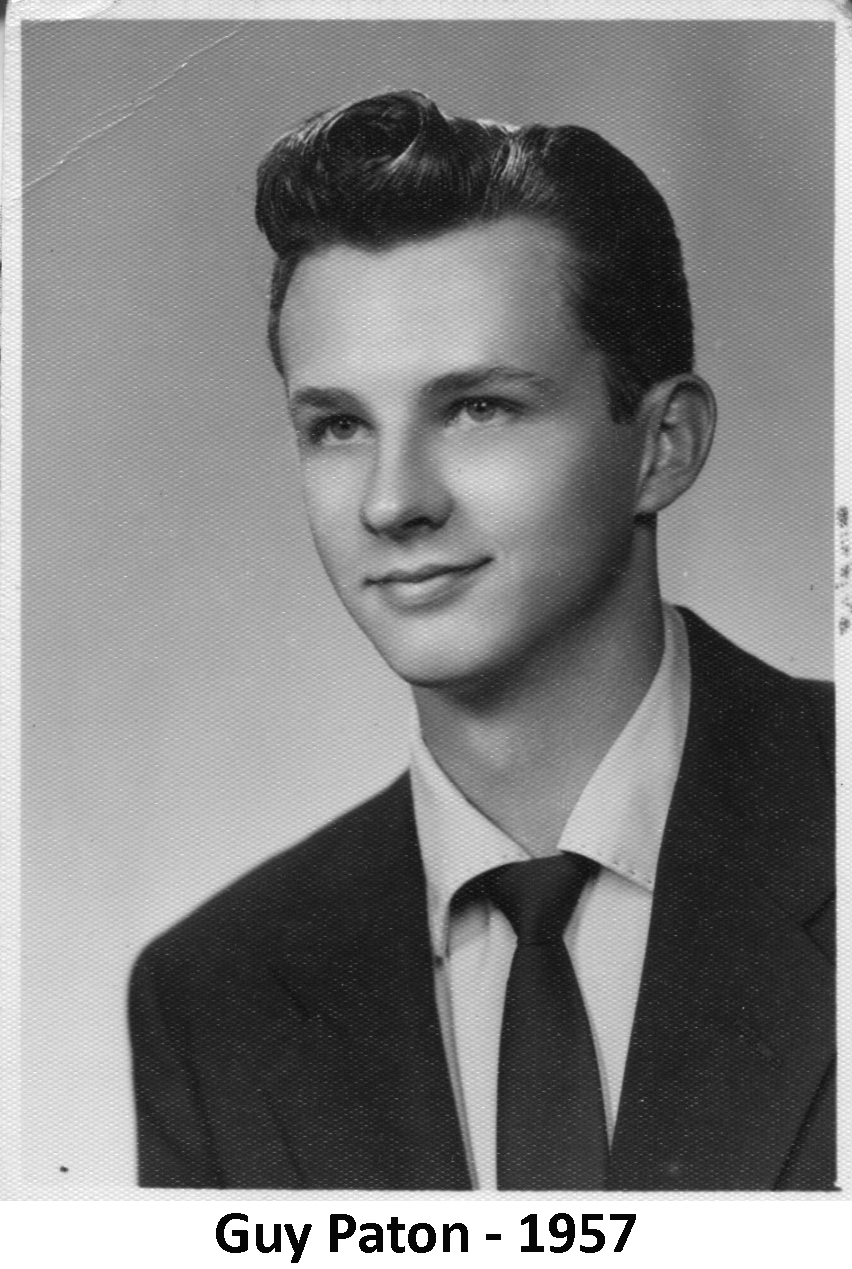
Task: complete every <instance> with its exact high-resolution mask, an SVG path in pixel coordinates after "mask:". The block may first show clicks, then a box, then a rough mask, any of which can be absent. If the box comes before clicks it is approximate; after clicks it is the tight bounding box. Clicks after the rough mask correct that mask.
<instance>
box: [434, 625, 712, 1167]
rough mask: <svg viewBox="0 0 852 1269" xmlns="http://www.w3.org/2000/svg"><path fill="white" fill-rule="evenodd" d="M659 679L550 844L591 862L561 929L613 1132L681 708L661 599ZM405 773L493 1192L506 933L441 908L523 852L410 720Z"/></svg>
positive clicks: (684, 673)
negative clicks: (592, 870) (592, 869)
mask: <svg viewBox="0 0 852 1269" xmlns="http://www.w3.org/2000/svg"><path fill="white" fill-rule="evenodd" d="M664 624H665V645H664V650H663V655H662V659H661V661H660V665H659V668H658V670H657V674H656V676H655V678H654V681H653V682H652V684H651V686H650V688H649V689H648V691H647V693H646V695H645V696H644V698H643V699H642V701H641V702H640V704H639V706H638V707H637V709H636V711H635V713H634V714H633V715H632V717H631V718H630V719H629V721H628V722H627V724H626V726H625V727H624V729H623V731H622V732H621V733H620V735H619V736H618V737H617V739H616V740H615V742H614V744H613V745H612V747H611V749H610V750H609V751H608V753H607V754H606V755H605V756H604V758H603V760H602V761H601V763H600V765H599V766H598V767H597V769H596V771H595V773H594V774H593V776H592V777H591V779H590V780H589V783H588V784H587V785H586V787H585V789H584V790H583V793H582V795H581V797H580V799H579V801H578V802H577V805H576V806H575V808H574V810H573V811H572V813H571V815H570V816H569V818H568V822H567V823H566V825H565V828H564V830H563V832H562V836H561V838H560V840H559V846H558V849H559V850H565V851H575V852H576V853H577V854H581V855H588V856H589V858H591V859H595V860H597V861H598V863H599V864H601V871H600V872H599V873H598V874H597V876H596V877H595V878H593V879H592V880H591V881H590V882H589V883H588V884H587V885H586V886H585V888H584V890H583V893H582V895H581V896H580V900H579V902H578V904H577V908H576V909H575V911H574V914H573V916H572V918H571V920H570V922H569V923H568V926H567V928H566V931H565V946H566V947H567V949H568V952H569V955H570V957H571V961H572V963H573V965H574V969H575V972H576V974H577V978H578V980H579V984H580V989H581V991H582V993H583V999H584V1001H585V1004H586V1010H587V1013H588V1015H589V1022H590V1025H591V1029H592V1034H593V1036H594V1041H595V1049H596V1052H597V1057H598V1067H599V1070H600V1075H601V1086H602V1091H603V1101H604V1109H605V1113H606V1120H607V1130H608V1132H609V1136H610V1140H611V1139H612V1132H613V1128H614V1125H615V1119H616V1115H617V1113H618V1102H619V1097H620V1095H621V1084H622V1080H623V1077H624V1066H625V1062H626V1060H627V1047H628V1043H629V1040H630V1032H631V1029H632V1026H633V1015H634V1013H635V1010H636V998H637V995H638V991H639V978H640V975H641V972H642V962H643V959H644V955H645V945H646V942H647V936H648V923H649V920H650V916H651V903H652V900H653V893H654V875H655V872H656V867H657V857H658V854H659V850H660V844H661V842H662V836H663V829H664V828H665V823H666V817H667V815H668V810H669V803H670V801H671V796H672V791H673V789H674V785H675V780H676V779H677V773H678V770H679V767H680V760H681V755H682V753H683V743H684V739H685V737H686V725H687V719H688V715H689V695H690V671H689V645H688V642H687V635H686V629H685V627H684V624H683V620H682V618H681V617H680V615H679V613H678V612H677V611H676V610H675V609H673V608H671V607H669V606H668V605H666V606H665V608H664ZM412 733H413V734H412V738H411V782H412V790H413V795H414V811H415V818H416V822H417V832H418V836H419V839H420V850H421V853H422V856H423V864H424V868H425V872H426V890H427V903H428V915H429V926H430V932H431V939H432V947H433V950H434V954H435V984H436V993H437V1001H438V1012H439V1016H440V1020H441V1028H442V1032H443V1039H444V1046H445V1049H446V1053H447V1061H448V1065H449V1070H450V1078H451V1081H452V1084H453V1092H454V1094H455V1098H456V1106H457V1109H458V1115H459V1121H460V1123H461V1127H462V1135H463V1137H464V1140H465V1148H466V1151H467V1159H468V1166H469V1169H470V1173H471V1179H472V1182H473V1185H474V1187H475V1188H478V1189H496V1187H497V1160H496V1139H497V1069H498V1059H499V1047H500V1029H501V1024H502V1017H503V999H504V996H505V991H506V980H507V978H508V975H509V967H510V965H511V961H512V956H513V954H514V950H515V934H514V931H513V930H512V927H511V925H510V924H509V922H508V920H507V919H506V918H505V917H504V916H503V914H502V913H501V912H500V911H499V910H498V909H497V908H494V907H493V906H491V905H490V904H488V903H487V901H482V902H480V903H475V904H469V905H466V906H465V908H464V909H463V910H462V911H461V912H460V913H455V912H454V913H452V914H451V912H450V902H451V900H452V897H453V895H454V894H455V893H456V891H457V890H459V888H460V887H461V886H463V885H464V884H465V882H467V881H469V880H470V879H471V878H473V877H475V876H477V875H478V874H479V873H482V872H485V871H487V870H488V869H490V868H496V867H498V866H499V865H500V864H508V863H515V862H517V861H519V860H523V859H526V858H528V855H527V852H526V851H525V850H524V849H523V847H521V846H519V845H518V844H517V843H516V842H515V841H513V840H512V839H511V838H510V837H508V836H507V835H506V834H505V833H504V832H502V830H501V829H499V828H498V827H497V826H496V825H495V824H493V823H492V822H491V821H490V820H488V819H486V817H485V816H484V815H482V814H481V813H480V812H479V811H478V810H477V809H476V808H475V807H474V806H473V805H472V804H471V803H470V802H468V800H467V799H466V798H465V796H464V794H462V793H461V791H460V790H459V789H458V788H457V787H456V785H454V784H453V783H452V781H451V780H450V779H449V778H448V777H447V776H446V775H445V774H444V772H443V771H442V770H441V768H440V767H439V766H438V764H437V762H436V761H435V759H434V758H433V757H432V755H431V753H430V752H429V750H428V749H427V747H426V744H425V742H424V741H423V739H422V737H421V735H420V730H419V727H418V726H416V725H415V726H414V727H413V728H412Z"/></svg>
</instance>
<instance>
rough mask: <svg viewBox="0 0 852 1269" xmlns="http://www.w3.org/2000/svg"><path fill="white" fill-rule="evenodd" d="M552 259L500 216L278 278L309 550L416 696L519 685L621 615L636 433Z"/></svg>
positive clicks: (553, 252)
mask: <svg viewBox="0 0 852 1269" xmlns="http://www.w3.org/2000/svg"><path fill="white" fill-rule="evenodd" d="M564 259H565V246H564V244H563V241H562V239H561V238H560V236H559V234H558V232H557V231H556V230H555V229H553V228H552V227H551V226H549V225H547V224H542V223H538V222H535V221H532V220H528V219H521V218H506V219H504V220H501V221H498V222H495V223H493V224H490V225H479V226H475V227H471V228H464V229H459V230H455V231H452V232H448V233H446V234H443V235H442V236H440V237H437V238H434V239H431V240H429V241H423V242H413V243H406V244H403V245H400V246H396V247H392V248H389V249H386V250H382V251H374V252H368V251H362V250H358V249H355V248H351V247H346V246H336V247H332V248H330V249H328V250H326V251H323V252H321V253H317V254H315V255H311V256H308V257H307V258H305V259H304V260H302V261H301V262H300V264H299V265H298V267H297V268H296V270H295V273H294V275H293V278H292V281H291V283H290V287H289V290H288V293H287V297H286V300H285V303H284V307H283V311H282V315H281V341H282V354H283V360H284V367H285V373H286V379H287V390H288V398H289V401H290V410H291V415H292V418H293V422H294V425H295V428H296V434H297V438H298V447H299V453H300V459H301V468H302V477H303V483H304V490H305V497H306V501H307V510H308V516H309V520H310V524H311V529H312V531H313V535H314V539H315V541H316V545H317V548H318V550H319V553H320V556H321V558H322V561H323V563H324V565H325V568H326V570H327V572H328V575H329V577H330V578H331V581H332V583H333V585H334V587H335V589H336V590H337V593H338V594H339V596H340V598H341V599H342V601H343V603H344V604H345V606H346V608H347V609H348V610H349V612H350V613H351V615H352V616H353V617H354V619H355V621H356V622H357V623H358V625H359V626H360V627H361V628H362V630H363V631H364V632H365V634H366V635H367V636H368V637H369V638H370V639H371V640H372V642H373V643H374V644H375V646H376V648H377V649H378V651H379V652H380V653H381V655H382V656H383V657H384V658H385V660H386V661H387V662H388V663H389V664H390V666H391V667H392V668H393V669H394V670H396V671H397V673H399V674H400V675H401V676H402V677H403V678H404V679H407V680H408V681H409V682H411V683H414V684H420V685H431V686H439V685H447V684H455V685H459V686H461V685H463V684H465V683H469V684H473V683H474V682H479V683H482V682H484V681H487V680H489V679H490V678H491V676H493V675H494V674H495V673H496V674H498V675H501V676H502V675H506V674H507V673H509V674H510V673H511V671H512V668H513V667H517V666H519V665H524V664H525V665H529V664H530V663H531V658H533V659H534V658H535V657H536V656H537V655H538V654H540V653H541V654H546V653H547V652H548V650H551V651H552V650H554V649H558V647H559V646H560V644H561V645H563V646H564V645H566V644H567V643H568V642H569V641H570V639H571V637H572V631H573V630H574V628H575V626H576V624H577V623H578V622H588V620H589V616H590V614H595V613H597V614H605V613H606V611H607V606H608V605H610V606H611V605H612V603H613V602H614V601H617V597H618V591H619V586H620V583H621V579H622V578H623V576H624V572H625V568H626V566H627V564H628V560H629V558H630V552H631V544H632V539H633V522H634V512H635V505H636V497H637V490H638V487H639V482H640V466H641V455H642V444H643V436H642V429H641V428H640V427H639V426H629V425H624V424H616V423H614V422H613V421H612V420H611V418H610V414H609V409H608V400H607V393H606V387H605V383H604V377H603V370H602V359H601V356H600V354H599V353H597V352H595V351H594V350H591V349H589V348H588V347H586V346H585V344H584V342H583V339H582V337H581V335H580V332H579V331H578V330H577V329H576V328H575V327H574V325H573V321H572V318H571V316H570V314H569V313H567V312H566V303H565V293H564V283H563V281H562V280H561V278H562V269H561V267H560V266H561V265H562V264H563V263H564ZM483 676H484V678H483Z"/></svg>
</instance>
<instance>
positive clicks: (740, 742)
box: [610, 615, 834, 1190]
mask: <svg viewBox="0 0 852 1269" xmlns="http://www.w3.org/2000/svg"><path fill="white" fill-rule="evenodd" d="M688 622H689V634H690V648H691V653H692V667H693V688H692V705H691V711H690V723H689V731H688V735H687V742H686V746H685V751H684V757H683V762H682V766H681V773H680V776H679V779H678V783H677V786H676V789H675V794H674V797H673V800H672V806H671V810H670V815H669V819H668V823H667V827H666V832H665V836H664V840H663V846H662V850H661V855H660V863H659V870H658V874H657V883H656V888H655V896H654V907H653V912H652V917H651V927H650V931H649V940H648V949H647V954H646V960H645V966H644V970H643V979H642V985H641V988H640V994H639V1001H638V1005H637V1013H636V1021H635V1025H634V1031H633V1035H632V1038H631V1046H630V1052H629V1055H628V1062H627V1069H626V1072H625V1080H624V1086H623V1089H622V1097H621V1106H620V1110H619V1116H618V1122H617V1125H616V1132H615V1137H614V1141H613V1150H612V1168H611V1178H610V1184H611V1188H614V1189H707V1190H711V1189H717V1188H724V1189H752V1188H771V1187H772V1186H773V1185H774V1184H775V1183H776V1182H777V1179H778V1177H779V1175H780V1173H781V1171H782V1169H783V1165H784V1162H785V1160H786V1158H787V1156H788V1154H789V1152H790V1150H791V1148H792V1146H793V1144H794V1141H795V1138H796V1135H797V1133H798V1131H799V1129H800V1127H801V1125H802V1122H803V1120H804V1118H805V1116H806V1114H807V1111H808V1107H809V1106H810V1104H811V1102H812V1100H813V1098H814V1096H815V1093H816V1091H817V1089H818V1087H819V1085H820V1082H821V1080H822V1079H823V1077H824V1075H825V1072H826V1069H827V1067H828V1066H829V1064H830V1061H831V1054H832V1044H831V1036H832V1030H833V1026H832V1023H833V1007H834V1005H833V992H832V979H831V972H830V966H829V964H828V962H827V960H826V957H825V955H824V953H823V952H822V951H821V950H820V949H819V947H818V946H817V945H816V943H815V942H814V941H813V940H812V939H811V937H810V935H809V934H808V932H807V929H806V927H807V923H808V921H809V919H810V918H811V917H813V916H815V915H816V914H818V912H819V911H820V909H821V908H822V906H823V905H824V903H825V901H826V899H827V896H828V894H829V893H830V890H831V881H832V878H831V875H830V873H829V872H825V871H821V869H820V867H819V865H817V866H816V867H807V866H802V864H803V863H807V862H808V848H809V845H810V844H811V843H812V842H813V841H816V840H819V839H821V840H825V839H826V832H827V831H830V825H829V824H828V823H827V822H826V817H827V816H828V815H830V811H827V810H826V809H825V808H824V807H821V806H816V805H813V799H812V798H811V799H809V803H810V804H809V805H804V806H803V805H798V804H797V800H796V799H797V796H798V795H797V785H798V776H799V775H802V776H804V777H805V779H806V780H809V777H810V775H811V774H812V772H809V771H807V770H803V767H804V768H809V767H810V768H812V765H813V761H814V759H813V753H814V749H815V746H814V745H813V743H812V742H813V737H812V736H808V735H805V734H804V733H805V732H806V731H807V728H805V727H803V728H802V729H801V731H802V735H801V752H799V753H793V754H790V753H789V752H787V753H786V754H784V761H783V763H782V761H781V755H782V750H781V747H780V743H779V740H778V738H779V736H780V733H781V730H784V731H785V734H786V736H787V744H786V748H787V750H789V735H790V728H789V719H787V720H785V719H783V718H780V717H778V716H777V713H778V710H779V708H781V707H780V706H779V705H778V702H777V701H774V700H772V698H771V696H770V695H769V693H768V692H767V685H766V684H763V685H760V684H755V683H754V682H752V674H753V673H754V672H755V671H754V667H755V666H756V665H757V663H755V662H751V660H750V659H747V658H744V657H742V655H741V654H736V653H733V656H734V657H735V658H738V659H737V660H736V661H735V665H736V667H737V668H736V672H735V673H732V672H731V655H732V651H733V650H729V645H726V644H725V643H724V641H722V640H721V639H719V637H718V636H716V635H714V634H713V633H712V632H711V631H709V628H707V627H705V626H703V623H698V622H697V619H695V618H692V617H691V615H689V617H688ZM773 711H774V712H773ZM776 826H777V827H776Z"/></svg>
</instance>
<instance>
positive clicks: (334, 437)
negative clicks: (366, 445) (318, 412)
mask: <svg viewBox="0 0 852 1269" xmlns="http://www.w3.org/2000/svg"><path fill="white" fill-rule="evenodd" d="M363 430H364V424H363V423H362V422H361V420H360V419H356V418H352V416H351V415H348V414H336V415H334V416H333V417H331V418H327V419H318V420H317V421H316V423H314V424H313V426H312V427H311V429H310V437H311V440H312V441H313V442H314V444H315V445H343V444H346V443H347V442H348V441H353V440H355V439H356V438H358V437H359V436H360V435H361V433H362V432H363Z"/></svg>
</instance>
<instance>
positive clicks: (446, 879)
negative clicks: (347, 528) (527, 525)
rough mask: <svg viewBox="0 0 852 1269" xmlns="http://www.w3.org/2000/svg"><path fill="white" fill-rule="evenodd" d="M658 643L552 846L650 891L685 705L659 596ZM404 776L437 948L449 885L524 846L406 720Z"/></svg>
mask: <svg viewBox="0 0 852 1269" xmlns="http://www.w3.org/2000/svg"><path fill="white" fill-rule="evenodd" d="M663 611H664V629H665V643H664V648H663V655H662V659H661V661H660V665H659V668H658V670H657V673H656V675H655V677H654V680H653V682H652V683H651V686H650V687H649V688H648V691H647V692H646V694H645V696H644V697H643V698H642V700H641V701H640V703H639V705H638V707H637V708H636V710H635V712H634V713H633V715H632V716H631V717H630V719H629V720H628V722H627V724H626V725H625V727H624V728H623V730H622V731H621V732H620V734H619V735H618V737H617V738H616V740H615V742H614V743H613V745H612V746H611V748H610V749H609V750H608V752H607V753H606V754H605V755H604V757H603V759H602V761H601V762H600V763H599V765H598V767H597V769H596V770H595V772H594V774H593V775H592V777H591V779H590V780H589V782H588V784H587V785H586V787H585V789H584V790H583V793H582V795H581V796H580V799H579V801H578V802H577V804H576V806H575V807H574V810H573V811H572V813H571V815H570V816H569V818H568V821H567V823H566V825H565V828H564V829H563V832H562V836H561V838H560V840H559V849H560V850H565V851H575V852H576V853H578V854H581V855H587V856H589V858H591V859H595V860H597V861H598V863H600V864H601V866H602V867H604V868H608V869H610V870H611V871H613V872H615V873H618V874H619V875H620V876H622V877H624V878H626V879H627V880H628V881H631V882H634V883H635V884H636V885H639V886H642V887H643V889H645V890H647V891H650V892H652V891H653V889H654V877H655V873H656V868H657V858H658V855H659V851H660V845H661V842H662V838H663V830H664V828H665V823H666V817H667V815H668V810H669V803H670V802H671V796H672V792H673V790H674V786H675V781H676V779H677V773H678V769H679V767H680V760H681V755H682V753H683V744H684V740H685V738H686V725H687V720H688V715H689V695H690V668H689V644H688V640H687V634H686V628H685V626H684V623H683V619H682V618H681V616H680V614H679V613H678V612H677V610H676V609H674V608H671V607H670V606H669V605H664V609H663ZM410 748H411V786H412V793H413V797H414V814H415V819H416V822H417V834H418V838H419V841H420V851H421V855H422V857H423V866H424V869H425V873H426V897H427V907H428V914H429V928H430V933H431V938H432V946H433V949H434V951H435V953H436V954H437V955H439V956H443V955H444V954H445V952H446V948H447V939H448V934H449V908H450V902H451V900H452V897H453V895H454V894H455V893H456V891H457V890H458V889H459V888H460V887H461V886H463V885H464V884H465V882H467V881H470V880H471V879H472V878H473V877H475V876H477V875H478V874H479V873H482V872H485V871H487V870H488V869H489V868H496V867H499V866H500V865H501V864H508V863H516V862H519V861H521V860H524V859H527V858H528V855H527V853H526V851H525V850H524V849H523V847H522V846H520V845H518V843H517V842H515V841H513V840H512V838H510V837H508V836H507V835H506V834H505V833H504V832H503V831H502V829H500V828H498V827H497V825H496V824H493V823H492V822H491V821H490V820H489V819H487V818H486V817H485V816H484V815H483V814H482V813H481V812H480V811H478V810H477V809H476V807H474V806H473V805H472V804H471V803H470V802H468V800H467V798H466V797H465V796H464V794H463V793H462V792H461V790H460V789H458V788H457V787H456V785H455V784H453V782H452V781H451V780H450V779H449V777H448V776H447V775H446V774H445V773H444V772H443V771H442V769H441V768H440V767H439V766H438V764H437V762H436V761H435V759H434V758H433V757H432V755H431V753H430V752H429V750H428V748H427V747H426V744H425V742H424V740H423V738H422V736H421V734H420V728H419V725H418V724H417V719H416V715H415V718H414V721H413V725H412V728H411V740H410Z"/></svg>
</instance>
